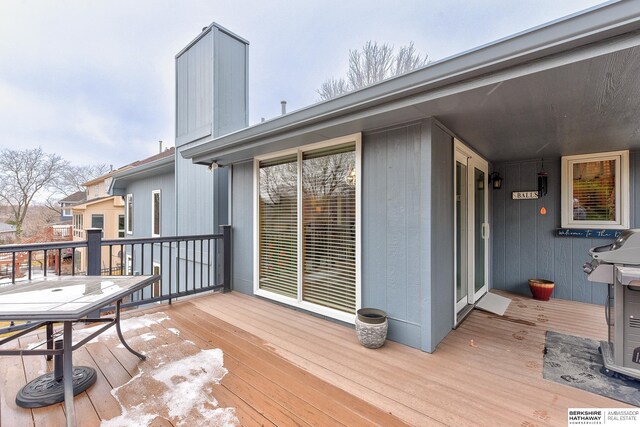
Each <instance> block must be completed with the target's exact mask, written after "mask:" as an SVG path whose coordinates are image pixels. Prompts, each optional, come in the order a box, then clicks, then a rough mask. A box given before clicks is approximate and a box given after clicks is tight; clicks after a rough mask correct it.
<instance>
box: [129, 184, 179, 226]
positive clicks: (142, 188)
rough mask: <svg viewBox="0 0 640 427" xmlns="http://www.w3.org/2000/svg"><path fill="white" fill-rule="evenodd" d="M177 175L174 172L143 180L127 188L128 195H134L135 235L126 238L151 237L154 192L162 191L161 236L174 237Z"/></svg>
mask: <svg viewBox="0 0 640 427" xmlns="http://www.w3.org/2000/svg"><path fill="white" fill-rule="evenodd" d="M174 179H175V174H174V173H173V172H170V173H165V174H162V175H156V176H154V177H149V178H141V179H137V180H136V181H134V182H132V183H131V184H130V185H129V186H127V190H126V193H127V194H133V234H127V236H126V237H138V238H143V237H151V225H152V218H151V203H152V191H155V190H160V204H161V209H160V236H174V235H175V234H176V233H175V229H176V228H175V227H176V216H175V190H174V188H175V187H174Z"/></svg>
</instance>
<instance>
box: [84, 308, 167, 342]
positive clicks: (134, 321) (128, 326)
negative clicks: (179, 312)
mask: <svg viewBox="0 0 640 427" xmlns="http://www.w3.org/2000/svg"><path fill="white" fill-rule="evenodd" d="M168 319H169V316H167V314H166V313H164V312H158V313H152V314H147V315H144V316H139V317H129V318H126V319H120V330H121V331H122V333H123V334H126V333H127V332H130V331H135V330H137V329H142V328H148V327H150V326H153V325H155V324H158V323H160V322H163V321H165V320H168ZM103 326H104V325H103V324H98V325H95V326H91V327H90V328H84V329H78V330H74V331H73V339H74V341H75V342H78V341H81V340H82V339H84V338H85V337H88V336H89V335H91V334H92V333H93V332H95V331H97V330H98V329H100V328H102V327H103ZM115 334H116V327H115V325H114V326H112V327H110V328H109V329H107V330H106V331H104V332H103V333H102V334H100V335H98V337H96V338H94V339H92V340H91V341H89V342H91V343H94V342H98V338H99V337H103V336H109V335H115ZM75 342H74V344H75Z"/></svg>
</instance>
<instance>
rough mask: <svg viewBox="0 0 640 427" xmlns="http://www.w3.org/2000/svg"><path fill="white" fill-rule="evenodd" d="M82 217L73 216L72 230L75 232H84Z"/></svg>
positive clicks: (78, 215)
mask: <svg viewBox="0 0 640 427" xmlns="http://www.w3.org/2000/svg"><path fill="white" fill-rule="evenodd" d="M83 222H84V215H83V214H75V215H74V216H73V228H75V229H76V230H84V224H83Z"/></svg>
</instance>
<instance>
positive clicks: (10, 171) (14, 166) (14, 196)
mask: <svg viewBox="0 0 640 427" xmlns="http://www.w3.org/2000/svg"><path fill="white" fill-rule="evenodd" d="M66 167H67V162H66V161H65V160H63V159H62V157H60V156H58V155H57V154H48V153H45V152H44V151H42V148H40V147H38V148H34V149H26V150H10V149H4V150H2V151H1V152H0V200H2V201H4V202H5V203H7V204H8V205H9V207H10V209H11V213H12V216H13V218H12V221H13V223H14V225H15V227H16V237H17V238H18V239H20V236H21V235H22V224H23V222H24V219H25V217H26V215H27V211H28V209H29V206H30V205H31V203H32V201H33V198H34V197H35V196H36V195H38V194H41V193H42V192H43V191H45V190H47V189H49V188H50V187H52V186H54V185H55V183H56V182H57V180H59V179H60V175H61V172H62V171H64V170H65V168H66Z"/></svg>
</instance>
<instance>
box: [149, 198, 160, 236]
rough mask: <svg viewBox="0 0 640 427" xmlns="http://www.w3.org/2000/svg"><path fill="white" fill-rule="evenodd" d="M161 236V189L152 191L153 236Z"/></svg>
mask: <svg viewBox="0 0 640 427" xmlns="http://www.w3.org/2000/svg"><path fill="white" fill-rule="evenodd" d="M158 236H160V190H155V191H152V192H151V237H158Z"/></svg>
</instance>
